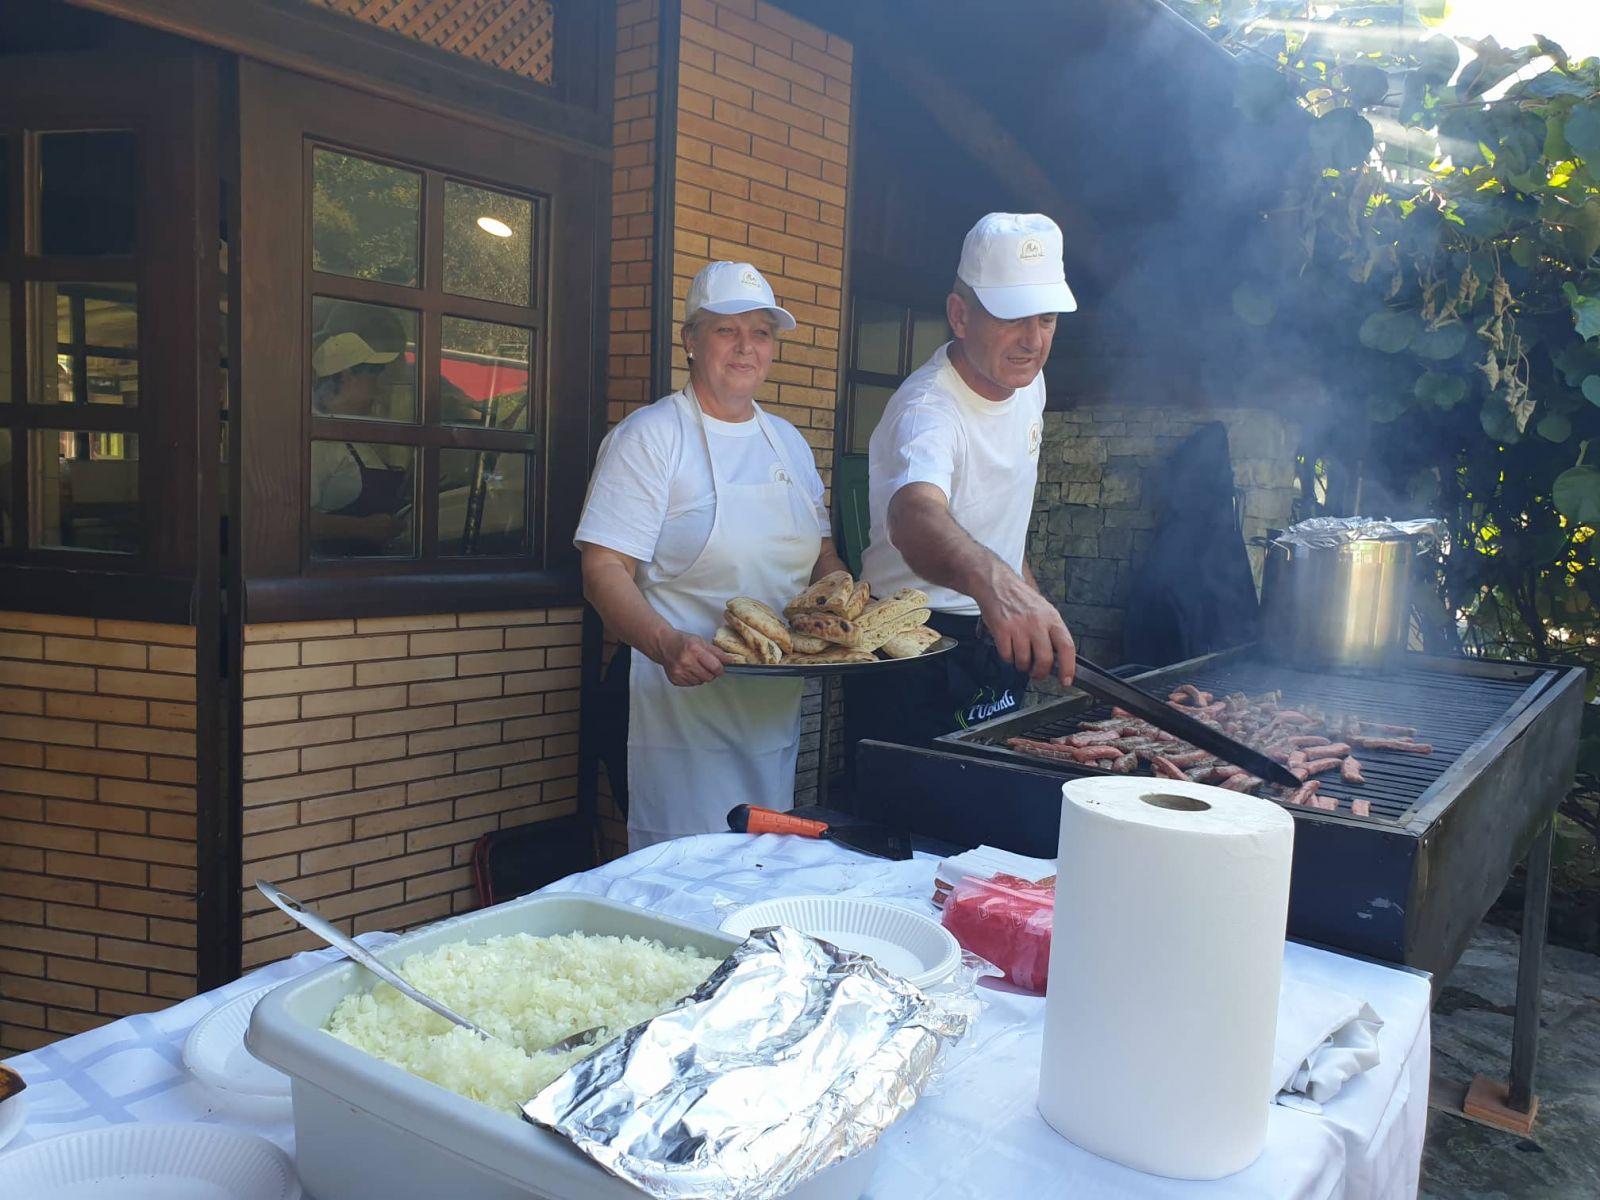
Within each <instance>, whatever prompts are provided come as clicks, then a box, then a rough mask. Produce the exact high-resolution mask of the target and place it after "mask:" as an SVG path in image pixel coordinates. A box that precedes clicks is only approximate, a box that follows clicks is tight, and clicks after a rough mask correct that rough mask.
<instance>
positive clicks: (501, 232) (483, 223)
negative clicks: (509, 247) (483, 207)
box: [478, 217, 516, 238]
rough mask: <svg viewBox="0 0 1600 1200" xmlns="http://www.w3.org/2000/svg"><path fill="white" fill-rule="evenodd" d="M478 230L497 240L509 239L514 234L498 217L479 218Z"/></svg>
mask: <svg viewBox="0 0 1600 1200" xmlns="http://www.w3.org/2000/svg"><path fill="white" fill-rule="evenodd" d="M478 228H479V229H481V230H483V231H484V232H485V233H492V234H494V236H495V237H498V238H507V237H511V236H512V235H513V234H514V233H515V232H516V231H515V230H513V229H512V228H511V226H509V225H507V224H506V223H505V222H504V221H502V220H500V219H499V218H498V217H479V218H478Z"/></svg>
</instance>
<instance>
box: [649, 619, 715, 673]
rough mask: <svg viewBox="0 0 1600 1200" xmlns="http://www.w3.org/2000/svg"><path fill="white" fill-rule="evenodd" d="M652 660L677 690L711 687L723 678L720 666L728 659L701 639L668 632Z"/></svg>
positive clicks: (679, 632)
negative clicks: (659, 666) (711, 684)
mask: <svg viewBox="0 0 1600 1200" xmlns="http://www.w3.org/2000/svg"><path fill="white" fill-rule="evenodd" d="M652 657H654V658H655V660H656V662H658V663H660V664H661V669H662V670H664V671H665V672H666V673H667V679H668V680H669V681H670V682H671V683H673V684H676V685H677V686H678V687H696V686H698V685H699V684H702V683H710V682H711V681H712V680H713V679H715V678H716V677H717V676H719V675H721V674H722V664H723V663H725V662H728V661H729V659H728V656H727V655H725V654H723V653H722V652H721V651H719V650H717V649H716V648H715V647H713V646H712V645H711V644H710V643H709V642H707V641H706V640H705V638H702V637H696V636H695V635H694V634H692V633H685V632H684V631H683V630H681V629H669V630H667V632H666V633H664V634H663V635H662V637H661V644H660V646H659V648H658V650H657V653H656V654H654V655H653V656H652Z"/></svg>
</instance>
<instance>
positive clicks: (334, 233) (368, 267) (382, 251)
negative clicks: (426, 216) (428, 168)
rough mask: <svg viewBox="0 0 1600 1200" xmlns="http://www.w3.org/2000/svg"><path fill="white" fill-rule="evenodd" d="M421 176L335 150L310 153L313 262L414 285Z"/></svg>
mask: <svg viewBox="0 0 1600 1200" xmlns="http://www.w3.org/2000/svg"><path fill="white" fill-rule="evenodd" d="M421 231H422V176H421V175H419V174H418V173H417V172H415V171H407V170H404V169H403V168H401V167H391V166H389V165H388V164H387V163H378V162H372V161H371V160H369V159H365V158H357V157H355V156H354V155H350V154H340V153H338V152H337V151H334V150H317V151H315V152H314V153H313V154H312V156H311V265H312V267H313V268H314V269H316V270H318V271H326V272H327V273H328V274H330V275H349V276H353V277H354V278H356V279H376V280H381V281H382V282H384V283H399V284H404V285H405V286H407V287H415V286H416V284H417V282H418V270H417V263H418V261H419V256H418V252H417V247H418V244H419V240H420V236H421Z"/></svg>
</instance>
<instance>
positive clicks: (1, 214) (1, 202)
mask: <svg viewBox="0 0 1600 1200" xmlns="http://www.w3.org/2000/svg"><path fill="white" fill-rule="evenodd" d="M9 249H11V143H10V142H9V141H8V140H7V139H5V138H3V137H0V254H3V253H5V251H7V250H9Z"/></svg>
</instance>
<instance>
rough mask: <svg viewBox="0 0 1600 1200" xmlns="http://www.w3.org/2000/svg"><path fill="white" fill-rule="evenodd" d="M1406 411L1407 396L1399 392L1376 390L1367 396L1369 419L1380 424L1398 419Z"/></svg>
mask: <svg viewBox="0 0 1600 1200" xmlns="http://www.w3.org/2000/svg"><path fill="white" fill-rule="evenodd" d="M1405 411H1406V401H1405V397H1404V396H1403V395H1402V394H1400V393H1399V392H1376V393H1374V394H1373V395H1371V396H1368V397H1367V419H1368V420H1370V421H1375V422H1377V423H1378V424H1380V425H1387V424H1388V423H1389V422H1390V421H1395V420H1398V419H1399V417H1400V414H1401V413H1403V412H1405Z"/></svg>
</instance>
